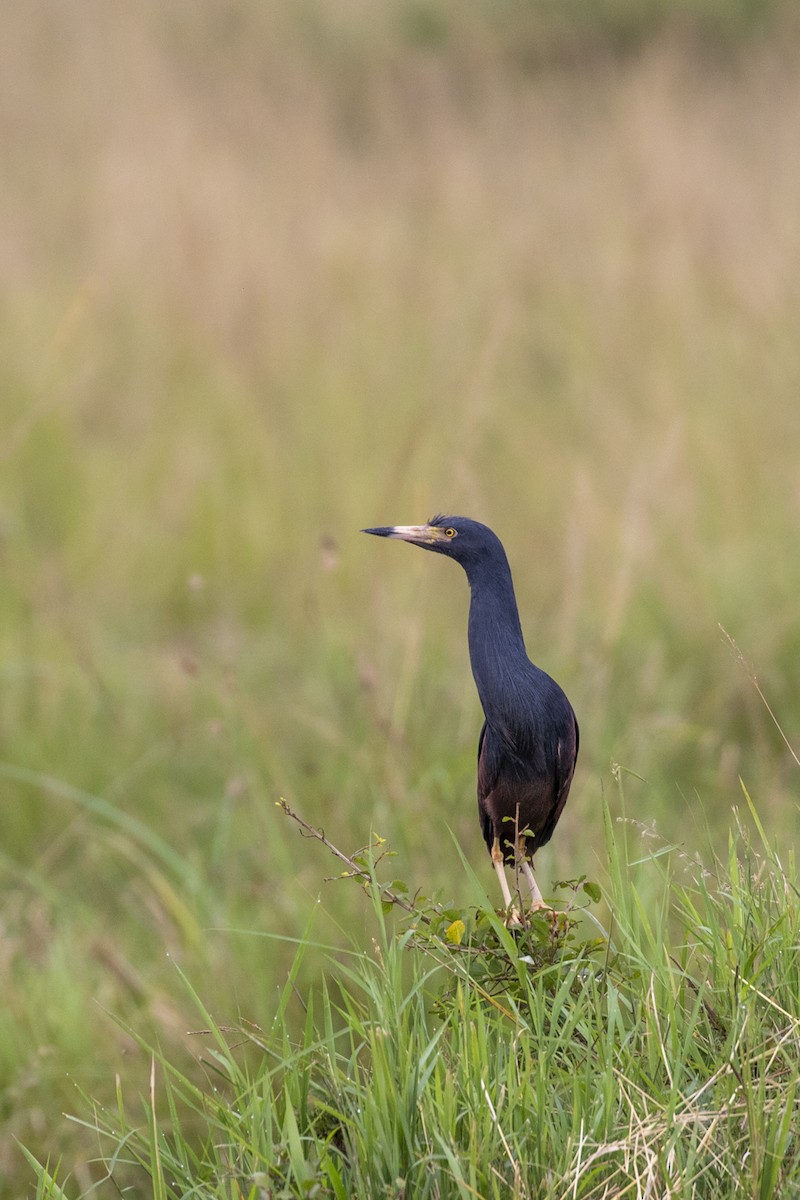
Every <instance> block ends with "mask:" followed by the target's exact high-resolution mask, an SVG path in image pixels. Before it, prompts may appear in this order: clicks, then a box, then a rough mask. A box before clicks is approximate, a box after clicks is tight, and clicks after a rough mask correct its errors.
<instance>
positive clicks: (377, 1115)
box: [37, 817, 800, 1200]
mask: <svg viewBox="0 0 800 1200" xmlns="http://www.w3.org/2000/svg"><path fill="white" fill-rule="evenodd" d="M607 829H608V831H609V837H608V841H607V854H608V872H607V880H606V882H605V883H604V886H603V892H602V899H601V898H599V897H598V891H599V889H598V888H597V886H596V885H594V884H592V883H591V881H589V886H587V881H584V880H578V881H573V882H572V883H570V884H568V885H567V887H566V890H567V894H568V899H567V901H566V902H565V903H563V904H561V905H560V906H559V908H558V910H557V911H556V912H554V913H551V914H546V913H545V914H536V915H535V916H534V917H533V918H531V919H530V920H529V922H528V923H527V927H526V928H523V929H521V930H518V931H515V932H513V933H512V932H511V931H509V930H508V929H507V928H506V927H505V925H504V924H503V922H502V920H501V919H500V917H499V916H498V915H497V914H496V913H495V912H494V910H493V909H492V907H491V906H490V905H489V904H488V903H487V902H486V900H485V897H482V898H481V901H480V903H479V904H478V905H477V906H475V907H470V908H469V909H462V910H454V909H452V908H451V907H449V906H444V905H442V904H440V903H433V902H431V901H429V900H422V899H419V898H418V899H416V900H415V901H414V903H413V905H412V908H413V911H412V912H411V913H408V912H407V911H405V910H403V909H400V908H398V906H397V905H394V906H392V908H393V909H394V911H395V912H397V913H398V914H400V915H399V919H398V920H395V919H394V918H393V916H390V915H389V914H388V913H387V912H386V911H385V897H386V890H387V887H386V883H385V882H384V881H383V880H382V879H381V878H379V874H378V872H377V871H376V867H375V860H376V858H379V859H380V860H381V865H384V866H385V865H388V864H386V859H385V848H384V847H383V846H381V847H380V848H379V850H378V852H377V854H375V853H372V854H370V856H369V859H368V861H367V866H366V868H365V870H366V873H367V875H368V876H369V879H368V883H367V892H368V895H369V897H370V898H371V926H372V945H371V947H370V949H368V950H364V949H362V948H360V947H359V945H358V943H357V942H356V941H355V940H353V941H351V942H350V943H349V944H347V943H346V944H345V945H344V946H342V947H341V948H340V949H341V951H342V953H340V952H339V951H333V953H331V954H329V955H328V956H327V957H328V963H329V965H328V968H327V970H326V971H325V974H324V975H323V977H322V979H321V981H320V983H319V985H318V986H317V987H316V988H314V989H313V990H312V991H311V992H310V993H309V994H308V995H307V996H306V997H302V996H301V995H300V994H299V993H298V992H297V991H296V990H295V988H294V980H295V979H296V978H297V975H298V972H299V969H300V962H301V960H302V958H303V956H304V955H305V954H306V953H308V952H309V950H308V947H309V945H310V944H311V942H312V929H311V928H309V929H308V930H307V932H306V936H305V938H304V939H303V940H302V941H301V942H300V944H299V945H298V948H297V953H296V958H295V962H294V964H293V965H292V967H291V968H290V971H289V973H288V975H287V979H286V985H285V987H284V989H283V992H282V994H281V996H280V998H279V1000H278V1002H277V1004H276V1005H275V1008H274V1011H273V1013H272V1015H271V1017H270V1019H269V1021H268V1024H267V1026H266V1028H265V1029H264V1028H259V1029H257V1028H256V1027H255V1026H254V1025H253V1024H252V1023H250V1022H242V1023H241V1024H240V1025H239V1026H238V1027H237V1028H236V1029H235V1030H225V1029H223V1028H222V1027H221V1025H220V1024H219V1023H217V1022H216V1021H215V1019H214V1017H213V1016H212V1014H211V1013H210V1012H209V1011H208V1009H207V1008H206V1006H205V1005H204V1004H203V1002H202V1001H201V1000H200V998H199V995H198V994H197V992H196V991H195V990H194V989H193V988H192V987H191V985H190V984H189V983H188V981H187V980H185V979H184V986H185V988H186V990H187V994H188V996H189V998H190V1001H191V1003H192V1004H193V1005H194V1006H195V1008H196V1010H197V1015H198V1018H199V1019H200V1020H201V1021H202V1023H203V1031H202V1035H201V1036H202V1040H203V1049H202V1051H201V1052H200V1056H199V1060H200V1063H201V1065H202V1067H203V1070H204V1072H205V1082H204V1084H203V1085H202V1086H197V1085H196V1084H194V1083H192V1081H191V1080H190V1078H189V1077H188V1076H187V1074H186V1073H185V1072H184V1071H182V1070H181V1069H180V1068H179V1067H178V1066H177V1065H176V1064H175V1063H174V1062H173V1061H171V1060H170V1059H169V1058H168V1057H167V1056H165V1055H164V1054H163V1053H161V1052H160V1051H158V1050H157V1049H153V1050H152V1051H150V1053H151V1056H152V1057H151V1070H150V1078H149V1087H148V1088H147V1089H146V1091H145V1094H144V1095H143V1096H142V1098H141V1100H140V1104H141V1106H142V1109H141V1112H142V1115H140V1116H138V1117H137V1116H136V1115H135V1112H136V1106H135V1105H134V1104H132V1103H131V1098H130V1097H128V1096H124V1095H123V1093H122V1090H120V1095H119V1102H118V1105H117V1108H116V1110H115V1111H114V1112H113V1113H111V1112H108V1111H106V1110H105V1109H103V1108H102V1107H99V1106H98V1107H96V1108H95V1110H94V1114H93V1117H92V1120H91V1121H89V1122H87V1124H88V1125H89V1126H90V1127H91V1128H92V1130H93V1132H94V1134H95V1135H96V1137H97V1139H98V1146H99V1156H100V1161H101V1162H102V1163H103V1168H104V1172H105V1177H106V1179H107V1180H108V1181H109V1183H113V1184H114V1185H115V1186H116V1187H118V1188H119V1189H120V1190H122V1189H123V1188H132V1189H134V1193H135V1192H136V1190H137V1189H143V1188H147V1189H151V1190H152V1194H153V1195H154V1196H158V1197H164V1198H167V1197H175V1198H177V1197H179V1196H180V1197H185V1196H188V1195H203V1196H222V1195H231V1194H233V1195H237V1196H248V1197H253V1198H255V1197H257V1196H261V1195H267V1196H275V1197H308V1196H319V1197H323V1196H324V1197H334V1198H336V1200H338V1198H340V1197H350V1196H354V1195H358V1196H376V1197H377V1196H392V1197H397V1198H398V1200H399V1198H400V1197H405V1196H415V1197H420V1198H422V1200H427V1198H428V1197H430V1198H431V1200H432V1198H434V1197H437V1198H442V1197H465V1198H466V1197H473V1198H474V1197H476V1196H479V1197H487V1198H489V1197H496V1198H497V1200H500V1197H508V1196H514V1197H519V1198H520V1200H527V1198H529V1197H541V1198H542V1200H544V1198H545V1197H548V1198H551V1197H558V1198H563V1200H568V1198H569V1197H585V1198H589V1197H598V1198H599V1197H608V1196H611V1195H614V1196H637V1197H644V1196H650V1195H668V1194H671V1195H681V1196H689V1195H708V1196H711V1195H715V1196H717V1197H721V1198H723V1197H724V1198H727V1197H745V1196H748V1197H752V1196H758V1197H759V1198H761V1197H764V1198H768V1197H777V1196H780V1195H785V1194H788V1193H786V1191H785V1188H786V1187H787V1186H788V1185H789V1183H790V1181H791V1180H792V1179H796V1177H797V1172H798V1171H800V1144H798V1140H797V1138H796V1135H795V1132H794V1131H795V1129H796V1127H797V1123H798V1120H800V1095H798V1089H797V1073H796V1062H797V1056H798V1053H800V1001H799V1000H798V997H800V986H799V985H800V979H798V970H797V954H796V947H797V945H798V939H799V938H800V905H799V904H798V889H797V885H796V882H795V880H794V879H793V877H792V876H791V875H789V874H787V871H786V870H785V869H784V867H783V866H782V864H781V862H780V860H779V857H778V855H777V854H776V853H775V851H774V850H773V849H771V848H770V847H769V846H768V845H766V844H763V843H762V844H761V845H760V846H758V847H757V848H756V847H754V846H753V845H752V844H751V843H750V842H749V840H748V839H747V837H746V835H745V833H744V832H743V831H737V832H735V833H734V834H733V835H732V836H731V840H730V846H729V853H728V856H727V858H726V859H724V860H719V861H714V862H712V863H711V864H709V865H708V866H706V867H702V868H700V869H698V870H697V871H696V872H695V874H694V875H693V876H692V877H691V878H690V879H688V880H687V879H684V880H683V881H681V882H680V883H679V882H677V881H676V879H675V876H674V871H673V864H672V861H671V860H672V858H674V857H675V853H674V852H671V853H669V854H660V853H657V852H656V853H654V854H653V855H652V856H650V857H649V858H646V859H640V860H639V861H638V862H637V863H636V864H633V863H631V862H630V861H628V859H627V857H626V855H625V853H624V846H625V841H624V839H619V838H616V837H612V836H611V833H612V832H613V830H614V825H613V823H612V822H611V820H610V817H609V818H608V821H607ZM472 883H473V884H475V885H476V886H478V885H477V881H476V880H474V879H473V880H472ZM392 886H393V887H394V888H396V887H397V881H393V882H392ZM405 894H410V893H409V892H408V891H407V892H406V893H405ZM654 896H659V897H660V902H659V903H658V904H656V905H654V904H653V902H652V898H653V897H654ZM584 908H586V911H584ZM587 914H590V915H591V917H592V920H587ZM455 921H461V922H462V923H463V925H464V934H463V936H462V937H461V939H460V940H453V939H449V938H448V937H447V927H448V926H447V924H446V923H448V922H449V924H450V925H452V924H453V922H455ZM598 921H602V922H605V923H606V924H607V926H608V927H609V929H610V930H611V931H612V932H611V933H610V934H609V936H607V937H598V936H597V929H596V924H595V922H598ZM37 1170H38V1172H39V1178H40V1180H42V1179H45V1180H47V1179H49V1178H50V1176H49V1174H48V1173H47V1172H46V1171H45V1168H44V1167H37ZM53 1186H55V1185H53ZM46 1194H50V1193H46ZM52 1194H53V1195H61V1194H62V1193H61V1192H53V1193H52ZM84 1194H85V1195H88V1193H84ZM148 1194H150V1191H148Z"/></svg>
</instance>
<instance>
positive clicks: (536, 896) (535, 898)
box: [522, 858, 547, 912]
mask: <svg viewBox="0 0 800 1200" xmlns="http://www.w3.org/2000/svg"><path fill="white" fill-rule="evenodd" d="M522 874H523V875H524V876H525V882H526V883H527V885H528V891H529V892H530V897H531V912H538V910H539V909H541V908H547V905H546V904H545V902H544V900H543V899H542V893H541V892H540V891H539V885H538V883H537V882H536V880H535V879H534V877H533V868H532V867H531V864H530V863H529V862H528V860H527V858H523V860H522Z"/></svg>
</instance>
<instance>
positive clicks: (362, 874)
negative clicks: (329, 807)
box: [275, 796, 431, 925]
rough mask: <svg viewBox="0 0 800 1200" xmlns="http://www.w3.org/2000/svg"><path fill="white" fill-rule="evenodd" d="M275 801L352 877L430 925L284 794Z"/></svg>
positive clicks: (425, 918)
mask: <svg viewBox="0 0 800 1200" xmlns="http://www.w3.org/2000/svg"><path fill="white" fill-rule="evenodd" d="M275 803H276V805H277V807H278V808H280V809H282V810H283V812H285V814H286V816H287V817H291V819H292V820H293V821H295V822H296V823H297V824H298V825H299V826H300V828H301V830H303V837H310V838H316V840H317V841H318V842H322V844H323V846H324V847H325V849H326V850H329V851H330V852H331V854H333V855H334V857H335V858H338V859H340V860H341V861H342V862H343V863H344V864H345V865H346V866H347V868H348V873H349V875H350V876H351V877H353V876H355V877H357V878H360V879H363V880H364V882H365V883H368V884H377V886H378V888H379V889H380V893H381V899H383V900H386V901H388V903H389V904H396V905H398V906H399V907H400V908H404V909H405V911H406V912H409V913H413V915H414V916H415V917H418V918H419V920H420V921H424V922H425V924H426V925H430V923H431V920H430V917H427V916H426V915H425V914H424V913H421V912H418V910H417V909H416V908H415V907H414V905H413V904H412V903H411V901H410V900H406V898H405V897H404V896H398V894H397V892H393V891H392V889H391V888H389V887H384V886H383V885H382V884H380V883H377V881H376V880H375V879H374V878H373V876H372V875H370V873H369V871H366V870H365V869H364V868H363V867H361V866H359V865H358V863H357V862H356V861H355V859H353V858H351V857H350V856H349V854H345V853H344V851H342V850H340V849H339V847H338V846H334V844H333V842H332V841H331V840H330V838H328V837H326V835H325V830H324V829H317V828H316V827H315V826H314V825H309V823H308V821H305V820H304V819H303V818H302V817H301V816H300V814H299V813H296V812H295V811H294V809H293V808H290V806H289V805H288V804H287V802H286V801H285V800H284V798H283V796H281V798H280V800H276V801H275Z"/></svg>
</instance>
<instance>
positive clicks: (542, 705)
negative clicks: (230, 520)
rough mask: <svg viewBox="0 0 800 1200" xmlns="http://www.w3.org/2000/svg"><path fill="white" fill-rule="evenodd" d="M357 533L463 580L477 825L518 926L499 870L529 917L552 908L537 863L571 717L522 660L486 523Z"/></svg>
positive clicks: (558, 805)
mask: <svg viewBox="0 0 800 1200" xmlns="http://www.w3.org/2000/svg"><path fill="white" fill-rule="evenodd" d="M362 533H370V534H373V535H375V536H376V537H383V538H394V539H397V540H399V541H403V542H410V543H411V544H412V545H414V546H420V547H421V548H422V549H424V550H432V551H434V553H436V554H444V555H445V556H446V557H447V558H452V559H455V561H456V562H457V563H460V564H461V566H462V567H463V568H464V571H465V572H466V575H467V581H468V583H469V587H470V605H469V620H468V625H467V635H468V645H469V656H470V665H471V667H472V675H473V678H474V680H475V685H476V688H477V691H478V697H479V699H480V702H481V707H482V708H483V716H484V722H483V727H482V728H481V731H480V735H479V737H478V767H477V776H478V817H479V820H480V824H481V829H482V832H483V837H484V839H485V841H486V845H487V847H488V850H489V853H490V855H491V859H492V863H493V865H494V869H495V871H496V872H497V878H498V880H499V883H500V888H501V891H502V894H503V902H504V905H505V913H506V923H507V925H509V926H512V925H519V924H521V923H522V922H521V918H520V913H519V911H518V909H517V908H516V905H515V904H514V901H513V899H512V895H511V890H510V888H509V885H508V879H507V877H506V873H505V867H506V866H507V865H513V866H514V867H515V870H516V869H518V870H519V872H520V873H521V875H522V877H523V878H524V880H525V883H526V885H527V891H528V898H529V906H530V911H532V912H533V911H536V910H538V909H547V908H548V906H547V905H546V904H545V902H544V900H543V899H542V894H541V892H540V890H539V886H538V884H537V883H536V879H535V877H534V874H533V855H534V853H535V851H537V850H540V849H541V848H542V846H545V845H546V844H547V843H548V842H549V841H550V838H551V837H552V835H553V831H554V829H555V827H556V824H557V823H558V819H559V817H560V816H561V813H562V811H563V809H564V805H565V804H566V802H567V796H568V795H569V790H570V785H571V784H572V778H573V775H574V772H575V763H576V760H577V757H578V744H579V736H580V735H579V731H578V722H577V718H576V716H575V712H574V710H573V708H572V705H571V704H570V702H569V700H568V699H567V697H566V695H565V693H564V691H563V690H562V688H561V687H560V686H559V685H558V684H557V683H556V681H555V680H554V679H552V678H551V677H550V675H548V674H547V673H546V672H545V671H543V670H542V669H541V668H540V667H537V666H535V665H534V664H533V663H532V662H531V660H530V659H529V658H528V655H527V652H526V650H525V641H524V638H523V634H522V626H521V624H520V618H519V610H518V608H517V599H516V595H515V592H514V582H513V579H512V577H511V568H510V566H509V563H508V558H507V556H506V552H505V550H504V548H503V544H502V542H501V541H500V539H499V538H498V537H497V535H496V534H495V533H494V532H493V531H492V530H491V529H489V527H488V526H487V525H482V524H481V523H480V522H479V521H473V520H471V519H470V518H468V517H455V516H443V515H441V514H439V515H437V516H434V517H431V519H430V520H429V521H428V522H427V524H425V525H382V526H379V527H376V528H373V529H364V530H362ZM520 899H521V896H520Z"/></svg>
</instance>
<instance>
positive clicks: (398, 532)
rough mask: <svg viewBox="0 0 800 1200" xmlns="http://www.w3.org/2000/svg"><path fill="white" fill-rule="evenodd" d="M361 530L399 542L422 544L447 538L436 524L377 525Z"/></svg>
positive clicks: (431, 543)
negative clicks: (373, 527)
mask: <svg viewBox="0 0 800 1200" xmlns="http://www.w3.org/2000/svg"><path fill="white" fill-rule="evenodd" d="M361 532H362V533H373V534H375V536H376V537H385V538H397V539H398V540H399V541H401V542H417V543H418V544H420V545H423V546H433V545H435V543H436V542H446V541H447V540H448V539H447V538H446V537H445V532H444V530H443V529H441V528H440V527H439V526H438V525H379V526H378V527H377V528H376V529H362V530H361Z"/></svg>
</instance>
